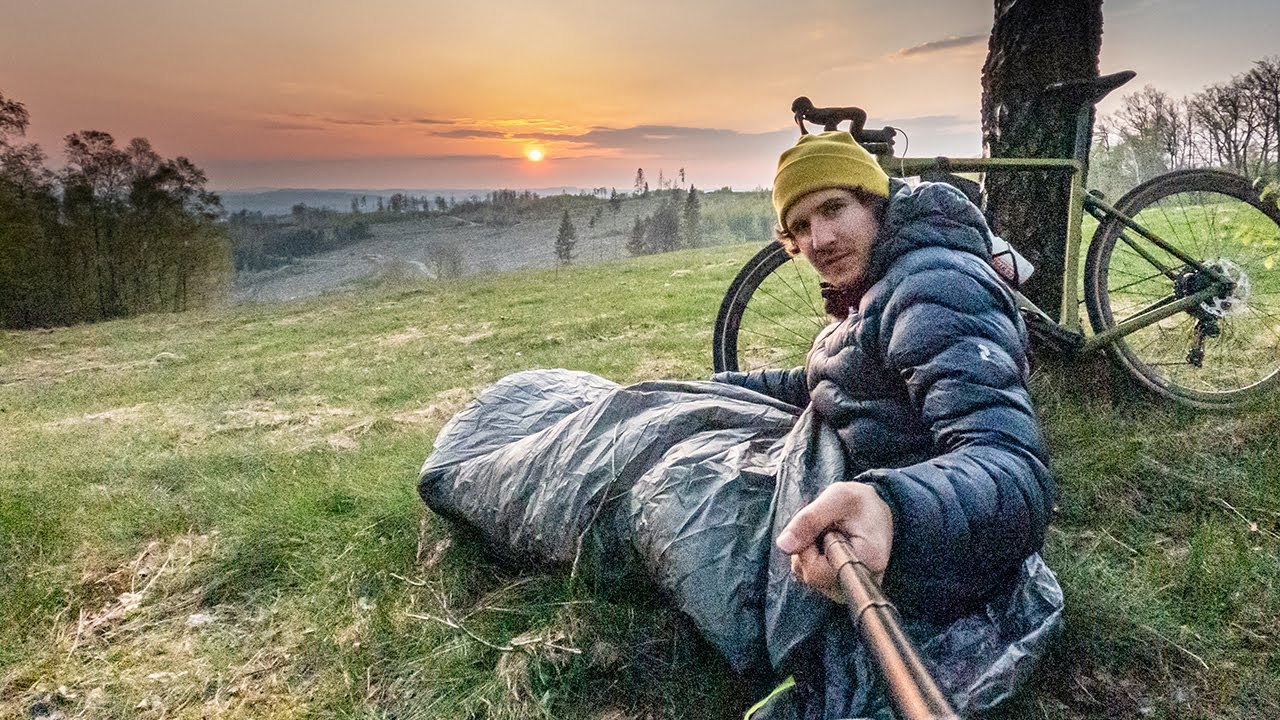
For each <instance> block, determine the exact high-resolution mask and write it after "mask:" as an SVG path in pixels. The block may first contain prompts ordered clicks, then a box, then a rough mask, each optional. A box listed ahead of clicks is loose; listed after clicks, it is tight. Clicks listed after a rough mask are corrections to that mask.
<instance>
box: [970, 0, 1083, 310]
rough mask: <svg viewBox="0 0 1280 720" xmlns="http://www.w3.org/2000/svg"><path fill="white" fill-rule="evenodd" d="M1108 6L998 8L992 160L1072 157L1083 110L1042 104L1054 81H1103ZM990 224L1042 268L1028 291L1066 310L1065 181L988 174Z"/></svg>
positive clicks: (985, 73)
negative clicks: (1101, 55)
mask: <svg viewBox="0 0 1280 720" xmlns="http://www.w3.org/2000/svg"><path fill="white" fill-rule="evenodd" d="M1101 49H1102V0H995V22H994V24H993V25H992V28H991V41H990V43H989V46H988V51H987V61H986V63H985V64H984V65H983V67H982V142H983V148H984V151H985V153H986V154H987V155H988V156H990V157H1039V158H1068V157H1071V149H1072V145H1073V144H1074V142H1075V131H1076V128H1075V117H1076V111H1077V110H1078V108H1077V107H1076V106H1068V105H1067V104H1066V103H1062V102H1056V101H1054V100H1050V99H1047V98H1044V97H1042V95H1041V93H1042V91H1043V90H1044V88H1045V87H1046V86H1048V85H1049V84H1051V83H1055V82H1061V81H1064V80H1079V79H1092V78H1096V77H1098V53H1099V52H1100V51H1101ZM985 189H986V193H987V206H986V210H987V216H988V217H990V218H991V219H992V221H993V225H994V230H995V232H996V233H997V234H999V235H1000V236H1001V237H1003V238H1004V239H1005V240H1008V241H1009V242H1010V243H1011V244H1012V245H1013V246H1014V247H1016V248H1018V250H1019V252H1021V253H1022V254H1024V255H1026V256H1027V259H1029V260H1031V262H1032V263H1034V264H1035V266H1036V274H1035V275H1033V276H1032V277H1031V279H1030V280H1029V281H1028V282H1027V284H1026V285H1025V286H1024V287H1023V292H1024V293H1025V294H1026V295H1027V296H1028V297H1029V298H1031V300H1032V301H1034V302H1035V303H1036V304H1037V305H1039V306H1040V307H1041V308H1043V309H1044V310H1045V311H1046V312H1048V313H1049V314H1050V315H1053V316H1056V315H1057V311H1058V308H1059V306H1060V305H1061V303H1062V270H1063V256H1064V254H1065V248H1066V239H1067V227H1066V218H1067V204H1068V192H1069V186H1068V183H1067V182H1066V178H1065V176H1064V175H1063V174H1062V173H1040V172H1016V173H988V174H987V177H986V181H985Z"/></svg>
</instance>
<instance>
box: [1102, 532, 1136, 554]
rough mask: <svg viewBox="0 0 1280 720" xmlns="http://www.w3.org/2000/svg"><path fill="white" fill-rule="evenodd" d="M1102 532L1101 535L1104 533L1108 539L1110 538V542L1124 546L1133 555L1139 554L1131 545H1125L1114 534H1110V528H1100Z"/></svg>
mask: <svg viewBox="0 0 1280 720" xmlns="http://www.w3.org/2000/svg"><path fill="white" fill-rule="evenodd" d="M1102 534H1103V535H1106V536H1107V537H1108V538H1110V539H1111V542H1113V543H1115V544H1117V545H1119V546H1120V547H1122V548H1124V549H1125V550H1128V551H1129V552H1130V553H1131V554H1133V555H1139V554H1141V553H1139V552H1138V551H1137V550H1134V549H1133V548H1132V547H1129V546H1128V545H1126V544H1124V543H1122V542H1120V540H1119V539H1118V538H1116V536H1115V535H1112V534H1111V531H1110V530H1107V529H1106V528H1103V529H1102Z"/></svg>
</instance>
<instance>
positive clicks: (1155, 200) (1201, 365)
mask: <svg viewBox="0 0 1280 720" xmlns="http://www.w3.org/2000/svg"><path fill="white" fill-rule="evenodd" d="M1134 75H1135V73H1133V72H1131V71H1125V72H1120V73H1115V74H1113V75H1107V76H1103V77H1100V78H1097V79H1096V80H1083V81H1070V82H1065V83H1056V84H1054V85H1052V86H1050V87H1049V88H1046V92H1060V93H1067V95H1066V97H1067V98H1069V99H1071V100H1072V101H1073V102H1078V103H1079V108H1080V109H1079V112H1078V114H1077V124H1076V138H1075V148H1074V150H1073V153H1072V157H1071V158H1063V159H1043V158H947V157H937V158H909V157H901V158H899V157H894V155H893V146H894V140H895V137H896V135H897V132H898V131H897V129H896V128H892V127H886V128H883V129H881V130H869V129H865V128H864V125H865V123H866V113H865V112H864V111H863V110H861V109H859V108H856V107H843V108H816V107H813V105H812V103H811V102H809V101H808V99H807V98H797V100H796V102H795V103H794V104H793V106H792V111H793V113H794V114H795V121H796V123H797V125H799V127H800V132H801V134H802V135H803V134H805V133H807V132H808V130H807V128H806V126H805V122H806V121H807V122H812V123H815V124H821V125H823V127H824V129H826V130H835V129H837V125H838V124H839V123H840V122H844V121H848V122H849V123H850V127H849V132H850V133H851V134H853V136H854V138H855V139H857V141H858V142H859V143H861V144H862V145H863V147H865V148H867V149H868V150H870V151H871V152H872V153H873V154H875V155H876V156H877V158H878V160H879V162H880V164H881V166H882V167H883V168H884V169H885V170H886V172H888V173H889V174H890V175H896V176H898V177H910V176H918V175H921V174H922V173H939V174H944V175H947V176H948V177H951V178H955V177H956V176H954V175H950V173H983V172H1019V171H1044V170H1051V171H1060V172H1064V173H1070V176H1071V177H1070V183H1071V185H1070V195H1069V204H1068V215H1067V242H1066V256H1065V263H1064V271H1063V278H1062V303H1061V307H1060V308H1059V313H1058V317H1057V318H1056V319H1055V318H1053V317H1051V316H1050V315H1049V314H1048V313H1047V312H1045V311H1044V310H1042V309H1041V308H1039V307H1037V306H1036V305H1035V303H1033V302H1032V301H1031V300H1029V299H1028V298H1027V297H1025V296H1024V295H1022V294H1021V293H1020V292H1018V289H1017V285H1018V283H1017V280H1018V279H1019V278H1018V277H1017V276H1016V274H1015V275H1014V276H1013V277H1009V276H1008V274H1007V273H1002V277H1004V279H1005V280H1006V284H1007V287H1008V289H1009V291H1010V292H1011V293H1012V295H1013V297H1014V298H1015V300H1016V301H1017V304H1018V307H1019V309H1020V311H1021V312H1022V314H1023V317H1024V320H1025V321H1026V324H1027V327H1028V330H1029V331H1030V333H1031V334H1032V336H1033V337H1034V338H1036V339H1037V340H1038V341H1040V343H1039V344H1040V345H1047V346H1049V347H1051V348H1053V349H1055V350H1057V351H1059V352H1062V353H1065V354H1068V355H1077V354H1084V353H1091V352H1094V351H1097V350H1099V349H1106V350H1107V352H1108V353H1109V354H1110V355H1111V358H1112V359H1113V360H1114V361H1115V362H1116V363H1117V364H1118V365H1119V366H1120V367H1121V368H1122V369H1123V370H1124V371H1125V372H1127V373H1128V374H1129V375H1130V376H1131V377H1133V378H1134V379H1135V380H1136V381H1137V382H1138V383H1139V384H1140V385H1142V386H1143V387H1145V388H1147V389H1149V390H1151V391H1153V392H1155V393H1156V394H1158V395H1160V396H1162V397H1164V398H1168V399H1171V400H1174V401H1177V402H1180V403H1184V404H1187V405H1191V406H1195V407H1202V408H1216V409H1225V408H1234V407H1238V406H1242V405H1246V404H1249V403H1251V402H1253V401H1255V400H1257V399H1259V398H1260V397H1263V396H1265V394H1266V393H1267V392H1268V391H1270V390H1272V389H1274V388H1275V387H1276V385H1277V384H1280V207H1278V206H1277V203H1276V200H1275V198H1274V197H1272V196H1271V195H1270V194H1269V191H1263V190H1260V189H1259V183H1251V182H1250V181H1249V180H1248V179H1246V178H1244V177H1242V176H1240V175H1235V174H1231V173H1227V172H1222V171H1217V170H1177V171H1173V172H1169V173H1166V174H1163V175H1159V176H1157V177H1155V178H1152V179H1151V180H1148V181H1147V182H1145V183H1142V184H1140V185H1138V186H1137V187H1135V188H1133V189H1132V190H1130V191H1129V192H1128V193H1126V194H1125V195H1124V196H1123V197H1121V198H1120V200H1119V201H1118V202H1116V203H1115V205H1111V204H1110V203H1108V202H1107V201H1106V200H1105V198H1104V197H1103V195H1102V194H1101V193H1099V192H1097V191H1088V192H1086V190H1085V174H1086V169H1087V167H1088V159H1089V146H1090V139H1091V137H1090V131H1089V128H1090V124H1091V120H1092V109H1093V106H1094V105H1096V104H1097V103H1098V102H1099V101H1101V100H1102V98H1103V97H1105V96H1106V95H1107V94H1109V93H1110V92H1112V91H1113V90H1115V89H1116V88H1118V87H1120V86H1121V85H1123V84H1124V83H1126V82H1128V81H1129V80H1131V79H1132V78H1133V77H1134ZM968 182H969V183H972V181H968ZM957 184H959V185H964V184H965V181H964V179H963V178H961V179H959V181H958V183H957ZM973 185H974V186H975V187H976V183H973ZM967 194H969V193H967ZM1264 196H1265V197H1264ZM971 197H972V195H971ZM1085 213H1088V214H1089V215H1090V216H1092V217H1093V218H1095V219H1096V220H1097V221H1098V226H1097V229H1096V231H1095V232H1094V234H1093V236H1092V239H1091V240H1090V242H1089V243H1088V252H1087V256H1086V258H1085V262H1084V278H1083V279H1084V283H1083V290H1084V293H1083V294H1084V298H1083V300H1081V299H1080V292H1079V290H1080V277H1079V274H1078V273H1079V255H1080V250H1081V247H1082V235H1083V233H1082V223H1083V219H1084V214H1085ZM998 269H1004V270H1007V267H1005V268H998ZM1024 279H1025V278H1024ZM816 283H817V275H816V273H815V272H814V271H813V270H812V268H810V267H809V266H808V265H807V264H806V263H803V262H801V261H796V260H793V258H791V257H790V256H789V255H787V253H786V251H785V250H784V249H783V248H782V246H781V245H779V244H778V243H777V242H770V244H769V245H768V246H766V247H765V248H763V249H761V250H760V251H759V252H758V253H756V255H755V256H754V257H752V258H751V259H750V260H749V261H748V262H747V264H746V265H745V266H744V267H743V268H742V270H740V271H739V273H738V275H737V276H736V277H735V278H734V280H733V283H732V284H731V285H730V286H729V290H728V291H727V292H726V294H725V297H724V300H723V302H722V303H721V306H720V310H719V313H718V314H717V317H716V323H715V329H714V334H713V339H712V352H713V364H714V366H715V369H716V371H717V372H720V371H724V370H740V369H741V370H752V369H756V368H758V367H765V366H770V367H791V366H795V365H800V364H803V361H804V357H805V354H806V353H807V352H808V350H809V347H810V346H811V344H812V341H813V338H814V336H815V335H816V334H817V332H818V330H820V329H821V328H822V327H824V326H825V325H826V324H827V322H828V319H827V318H826V316H825V314H824V313H823V311H822V303H821V301H820V300H818V299H817V298H816V296H817V292H816V291H815V290H813V289H811V288H814V287H816ZM1081 303H1083V304H1084V305H1085V307H1086V309H1087V310H1088V315H1089V324H1090V328H1091V330H1092V333H1091V334H1086V333H1085V332H1084V329H1083V323H1082V322H1081V317H1080V304H1081ZM797 361H798V362H797Z"/></svg>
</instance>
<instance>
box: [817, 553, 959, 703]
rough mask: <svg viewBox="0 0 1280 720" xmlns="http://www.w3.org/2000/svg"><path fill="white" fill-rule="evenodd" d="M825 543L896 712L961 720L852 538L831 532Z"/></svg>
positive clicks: (860, 632)
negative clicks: (934, 679) (860, 555)
mask: <svg viewBox="0 0 1280 720" xmlns="http://www.w3.org/2000/svg"><path fill="white" fill-rule="evenodd" d="M822 545H823V552H824V553H825V554H826V556H827V560H828V561H829V562H830V563H831V566H832V567H833V568H835V569H836V574H837V575H839V576H840V587H841V588H842V589H843V590H844V595H845V597H846V598H847V599H848V601H849V615H850V617H851V618H852V619H853V626H854V627H855V628H857V629H858V634H859V635H861V636H862V641H863V642H864V643H866V645H867V647H868V648H869V649H870V650H871V656H872V657H873V658H874V659H875V661H876V667H877V668H879V670H880V676H881V677H882V678H884V683H885V685H886V687H887V688H888V695H889V701H890V702H891V703H892V704H893V710H894V714H895V715H896V716H897V717H898V718H899V720H959V716H958V715H956V713H955V711H954V710H952V709H951V704H950V703H948V702H947V699H946V698H945V697H943V695H942V691H941V690H939V689H938V685H937V683H935V682H934V681H933V678H932V677H931V676H930V675H929V671H928V670H926V669H925V667H924V663H922V662H920V656H919V655H918V654H917V653H916V649H915V647H914V646H912V644H911V640H910V639H909V638H907V635H906V633H904V632H903V631H902V626H901V625H900V624H899V622H898V611H897V610H895V609H894V607H893V604H892V603H890V602H889V601H888V600H886V599H885V597H884V595H883V594H882V593H881V592H880V588H879V587H877V586H876V584H875V582H874V581H873V580H872V579H871V573H870V572H869V571H868V570H867V566H866V565H864V564H862V561H861V560H859V559H858V556H857V555H855V554H854V552H853V546H852V545H850V544H849V538H847V537H845V535H844V534H843V533H841V532H839V531H837V530H828V531H827V533H826V534H825V535H823V537H822Z"/></svg>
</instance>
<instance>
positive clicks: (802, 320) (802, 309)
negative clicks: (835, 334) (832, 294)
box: [711, 242, 829, 372]
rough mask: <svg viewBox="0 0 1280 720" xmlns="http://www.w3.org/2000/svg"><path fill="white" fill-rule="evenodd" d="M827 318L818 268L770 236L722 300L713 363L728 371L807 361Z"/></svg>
mask: <svg viewBox="0 0 1280 720" xmlns="http://www.w3.org/2000/svg"><path fill="white" fill-rule="evenodd" d="M828 321H829V320H828V318H827V316H826V313H825V312H824V311H823V301H822V296H821V294H820V292H819V290H818V276H817V273H816V272H814V270H813V268H811V267H810V266H809V264H808V263H806V262H804V261H803V260H801V259H799V258H793V257H791V256H790V255H788V254H787V251H786V249H784V248H783V247H782V245H780V244H778V243H777V242H770V243H769V244H768V245H766V246H765V247H763V248H761V249H760V251H759V252H757V253H756V254H755V255H754V256H752V258H751V259H750V260H748V261H747V263H746V264H745V265H743V267H742V269H741V270H739V271H738V274H737V276H735V277H734V279H733V282H732V283H731V284H730V285H729V290H728V291H727V292H726V293H725V296H724V300H723V301H722V302H721V303H720V311H719V312H718V313H717V314H716V323H715V328H714V330H713V332H712V339H711V353H712V366H713V367H714V368H715V371H716V372H724V371H730V370H755V369H759V368H763V367H780V368H788V367H795V366H797V365H803V364H804V359H805V357H806V356H807V354H808V352H809V348H810V347H811V346H812V345H813V339H814V338H815V337H817V334H818V331H820V330H821V329H822V328H823V327H825V326H826V324H827V323H828Z"/></svg>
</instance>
